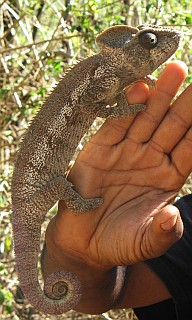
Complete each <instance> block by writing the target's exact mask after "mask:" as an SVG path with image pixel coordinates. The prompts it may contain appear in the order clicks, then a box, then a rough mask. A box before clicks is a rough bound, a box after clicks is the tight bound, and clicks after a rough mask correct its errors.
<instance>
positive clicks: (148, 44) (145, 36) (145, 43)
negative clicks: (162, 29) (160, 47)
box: [139, 31, 158, 49]
mask: <svg viewBox="0 0 192 320" xmlns="http://www.w3.org/2000/svg"><path fill="white" fill-rule="evenodd" d="M157 42H158V38H157V36H156V34H154V33H152V32H147V31H146V32H142V33H141V34H140V36H139V43H140V45H141V46H142V47H143V48H145V49H153V48H155V47H156V45H157Z"/></svg>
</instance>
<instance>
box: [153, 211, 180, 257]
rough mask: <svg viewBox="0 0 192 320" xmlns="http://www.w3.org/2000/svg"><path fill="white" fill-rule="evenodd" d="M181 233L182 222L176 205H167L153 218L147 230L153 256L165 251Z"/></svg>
mask: <svg viewBox="0 0 192 320" xmlns="http://www.w3.org/2000/svg"><path fill="white" fill-rule="evenodd" d="M182 234H183V222H182V220H181V216H180V213H179V210H178V209H177V207H175V206H173V205H167V206H166V207H164V208H163V209H162V210H160V211H159V212H158V213H157V214H156V215H155V216H154V218H153V220H152V223H151V225H150V230H149V238H150V239H149V243H150V245H151V249H152V250H151V251H152V255H153V257H157V256H160V255H162V254H163V253H165V252H166V251H167V250H168V249H169V248H170V247H171V246H172V245H173V244H174V243H175V242H176V241H178V240H179V239H180V238H181V237H182Z"/></svg>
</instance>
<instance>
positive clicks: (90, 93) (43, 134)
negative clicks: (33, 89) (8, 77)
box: [12, 25, 181, 314]
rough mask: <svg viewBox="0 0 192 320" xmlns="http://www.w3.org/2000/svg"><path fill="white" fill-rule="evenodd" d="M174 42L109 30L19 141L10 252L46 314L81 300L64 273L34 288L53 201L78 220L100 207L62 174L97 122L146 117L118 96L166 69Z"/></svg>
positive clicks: (166, 31) (147, 29) (165, 34)
mask: <svg viewBox="0 0 192 320" xmlns="http://www.w3.org/2000/svg"><path fill="white" fill-rule="evenodd" d="M180 38H181V34H180V33H179V32H178V31H175V30H174V29H170V28H164V27H162V28H160V27H155V26H151V25H150V26H144V27H143V26H141V27H138V28H132V27H127V26H116V27H112V28H109V29H107V30H106V31H104V32H103V33H101V34H100V35H99V36H98V37H97V43H98V45H99V46H100V48H101V51H100V53H98V54H96V55H94V56H92V57H89V58H87V59H85V60H84V61H81V62H80V63H79V64H77V65H76V66H75V67H73V69H71V70H70V71H69V72H68V73H67V74H66V75H65V77H64V78H63V79H62V80H61V81H60V83H59V84H58V85H57V87H56V88H55V89H54V91H53V92H52V94H51V95H50V96H49V97H48V98H47V100H46V101H45V103H44V105H43V107H42V108H41V110H40V111H39V112H38V114H37V116H36V117H35V119H34V120H33V122H32V124H31V125H30V127H29V129H28V131H27V133H26V135H25V138H24V140H23V142H22V144H21V146H20V150H19V152H18V155H17V159H16V164H15V170H14V174H13V180H12V202H13V236H14V248H15V256H16V264H17V271H18V275H19V280H20V285H21V288H22V290H23V292H24V294H25V296H26V297H27V298H28V300H29V302H31V303H32V304H33V305H34V306H35V307H36V308H37V309H39V310H41V311H42V312H44V313H49V314H61V313H63V312H66V311H68V310H70V309H71V308H73V307H74V306H75V305H76V304H77V303H78V301H79V299H80V296H81V292H80V291H81V290H80V287H81V286H80V282H79V281H78V279H77V278H76V277H75V276H74V275H73V274H72V273H70V272H68V271H65V270H61V271H59V272H55V273H53V274H52V275H51V276H50V277H48V279H47V280H46V284H45V292H46V290H47V288H48V292H46V294H47V295H45V294H44V293H43V292H42V290H41V288H40V286H39V282H38V274H37V261H38V252H39V241H40V234H41V224H42V223H43V221H44V218H45V215H46V213H47V211H48V210H49V209H50V208H51V207H52V206H53V205H54V204H55V203H56V202H57V201H58V200H59V199H63V200H65V202H66V205H67V206H68V208H70V209H71V210H72V211H74V212H77V213H78V212H79V213H80V212H86V211H89V210H91V209H93V208H95V207H97V206H99V205H101V204H102V201H104V200H103V199H101V198H95V199H83V198H81V196H80V195H79V194H78V193H77V192H75V190H74V189H73V187H72V186H71V184H70V183H69V182H68V181H67V179H66V177H65V175H66V170H67V167H68V164H69V162H70V160H71V158H72V156H73V154H74V152H75V150H76V147H77V145H78V143H79V141H80V140H81V138H82V137H83V135H84V134H85V133H86V131H87V130H88V129H89V127H90V125H91V124H92V122H93V121H94V119H95V118H96V117H97V116H99V117H105V118H107V117H113V118H121V117H126V116H128V115H131V114H136V113H137V112H139V111H142V110H144V108H145V106H144V105H133V106H128V105H127V103H126V100H125V97H124V93H123V90H124V89H125V88H126V87H127V86H128V85H130V84H131V83H133V82H135V81H138V80H139V79H142V78H144V77H146V76H147V75H148V74H150V73H152V72H153V71H154V70H155V69H156V68H157V67H158V66H159V65H160V64H162V63H163V62H164V61H166V60H167V59H168V58H169V57H170V56H171V55H172V54H173V53H174V51H175V50H176V49H177V48H178V45H179V41H180ZM114 103H117V106H116V107H113V108H110V107H108V108H106V106H107V105H113V104H114ZM57 282H58V283H57ZM50 288H51V289H50ZM62 289H63V291H62ZM51 291H52V292H51Z"/></svg>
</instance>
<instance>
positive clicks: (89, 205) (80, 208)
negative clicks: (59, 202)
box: [63, 179, 103, 213]
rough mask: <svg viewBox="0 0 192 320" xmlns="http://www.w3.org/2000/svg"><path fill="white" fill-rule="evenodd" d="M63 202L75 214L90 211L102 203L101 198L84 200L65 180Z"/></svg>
mask: <svg viewBox="0 0 192 320" xmlns="http://www.w3.org/2000/svg"><path fill="white" fill-rule="evenodd" d="M63 200H64V201H65V203H66V205H67V207H68V208H69V209H71V210H72V211H73V212H75V213H83V212H88V211H91V210H93V209H95V208H97V207H99V206H100V205H101V204H102V203H103V199H102V198H91V199H84V198H83V197H81V196H80V194H79V193H78V192H76V191H75V190H74V189H73V185H72V184H71V183H70V182H69V181H68V180H67V179H65V193H64V198H63Z"/></svg>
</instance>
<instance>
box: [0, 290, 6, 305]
mask: <svg viewBox="0 0 192 320" xmlns="http://www.w3.org/2000/svg"><path fill="white" fill-rule="evenodd" d="M4 301H5V296H4V294H3V291H2V290H0V305H2V304H3V302H4Z"/></svg>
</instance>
